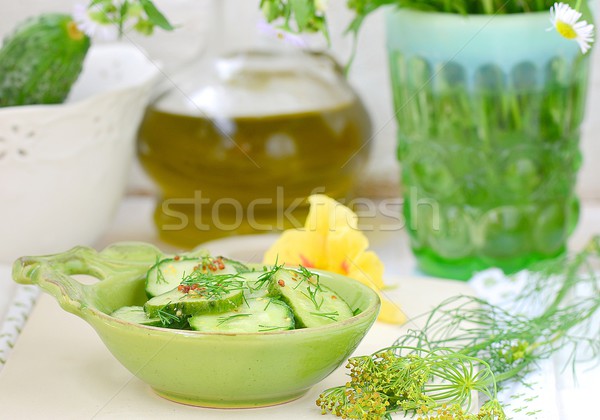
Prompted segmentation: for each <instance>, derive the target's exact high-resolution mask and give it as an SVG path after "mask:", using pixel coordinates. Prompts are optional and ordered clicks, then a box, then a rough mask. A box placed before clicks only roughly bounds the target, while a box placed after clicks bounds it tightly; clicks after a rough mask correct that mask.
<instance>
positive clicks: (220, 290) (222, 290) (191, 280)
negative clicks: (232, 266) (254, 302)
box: [181, 270, 245, 299]
mask: <svg viewBox="0 0 600 420" xmlns="http://www.w3.org/2000/svg"><path fill="white" fill-rule="evenodd" d="M240 278H241V276H240V275H239V274H212V273H203V272H201V271H199V270H195V271H193V272H191V273H190V274H189V275H186V276H184V277H183V279H182V280H181V285H183V286H190V287H191V289H190V291H189V294H191V295H193V294H196V295H198V296H202V297H205V298H207V299H220V298H222V297H223V296H225V295H227V294H229V293H231V292H233V291H236V290H242V289H244V287H245V286H244V285H245V282H243V281H242V280H239V279H240Z"/></svg>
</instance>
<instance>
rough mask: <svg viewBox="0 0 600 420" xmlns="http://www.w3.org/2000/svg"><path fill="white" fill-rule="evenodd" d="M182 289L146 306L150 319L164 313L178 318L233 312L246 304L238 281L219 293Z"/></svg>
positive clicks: (147, 303) (241, 284)
mask: <svg viewBox="0 0 600 420" xmlns="http://www.w3.org/2000/svg"><path fill="white" fill-rule="evenodd" d="M181 289H182V287H176V288H175V289H173V290H171V291H169V292H167V293H163V294H162V295H159V296H156V297H153V298H152V299H150V300H149V301H148V302H146V304H145V305H144V310H145V311H146V313H147V314H148V316H149V317H151V318H153V317H157V316H159V312H160V311H162V312H163V313H166V314H171V315H175V316H176V317H179V318H181V317H187V316H193V315H199V314H210V313H221V312H227V311H231V310H233V309H235V308H237V307H238V306H240V305H241V304H242V303H243V302H244V293H243V282H241V281H239V280H236V281H234V282H233V283H232V284H231V285H230V286H229V287H222V288H221V292H219V293H212V292H210V293H203V292H202V290H201V288H200V289H196V290H189V291H188V292H186V291H185V289H184V290H181Z"/></svg>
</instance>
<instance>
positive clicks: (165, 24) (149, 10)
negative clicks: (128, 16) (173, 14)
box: [140, 0, 175, 31]
mask: <svg viewBox="0 0 600 420" xmlns="http://www.w3.org/2000/svg"><path fill="white" fill-rule="evenodd" d="M140 4H141V5H142V8H143V9H144V12H146V15H147V16H148V20H149V21H150V22H152V23H153V24H155V25H156V26H158V27H159V28H162V29H164V30H165V31H172V30H173V29H175V28H174V27H173V25H171V23H170V22H169V21H168V20H167V18H166V17H165V16H164V15H163V14H162V13H161V12H160V10H158V9H157V8H156V6H155V5H154V3H152V1H151V0H140Z"/></svg>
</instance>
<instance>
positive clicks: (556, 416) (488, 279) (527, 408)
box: [469, 268, 600, 420]
mask: <svg viewBox="0 0 600 420" xmlns="http://www.w3.org/2000/svg"><path fill="white" fill-rule="evenodd" d="M531 275H533V274H532V273H530V272H528V271H522V272H520V273H518V274H517V275H514V276H511V277H507V276H506V275H505V274H504V273H503V272H502V271H501V270H499V269H495V268H493V269H489V270H486V271H483V272H481V273H478V274H477V275H475V276H474V277H473V278H472V279H471V280H470V282H469V284H470V285H471V287H472V288H473V289H474V290H475V292H476V293H477V295H478V296H480V297H481V298H483V299H486V300H487V301H488V302H490V303H492V304H494V305H498V306H500V307H503V308H504V309H507V310H512V311H515V310H518V311H520V312H521V313H524V314H527V315H532V314H534V313H535V312H536V311H537V310H539V308H535V307H528V308H526V309H524V308H515V303H514V299H513V297H514V296H515V295H516V294H518V293H519V292H520V291H521V290H522V288H523V287H524V286H525V284H526V282H527V280H528V279H529V278H530V276H531ZM543 303H544V302H540V304H543ZM565 364H566V355H565V354H561V353H558V354H556V355H555V356H554V357H553V358H552V359H548V360H543V361H541V362H539V364H538V369H536V370H535V371H533V372H531V373H530V374H529V375H528V376H527V377H526V378H525V382H526V383H527V384H529V385H530V386H529V387H527V386H525V385H523V384H522V383H521V382H518V383H517V382H515V383H511V384H509V385H508V386H506V387H505V388H504V389H503V390H502V391H501V392H500V393H499V399H500V401H501V402H503V404H504V406H505V409H506V414H507V416H508V418H511V419H514V420H520V419H523V420H581V419H585V418H592V417H590V416H591V415H592V413H594V412H595V410H596V408H595V407H594V406H595V404H596V401H595V399H597V398H598V396H599V395H600V367H599V366H595V367H593V366H592V367H591V368H590V366H583V365H580V366H579V367H578V370H577V379H576V380H575V379H574V378H573V376H572V374H571V370H570V367H567V368H566V369H565Z"/></svg>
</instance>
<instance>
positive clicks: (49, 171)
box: [0, 45, 158, 262]
mask: <svg viewBox="0 0 600 420" xmlns="http://www.w3.org/2000/svg"><path fill="white" fill-rule="evenodd" d="M157 74H158V69H157V68H156V66H155V65H154V64H152V63H151V62H149V61H148V60H147V59H146V57H145V56H144V54H143V53H142V52H141V51H139V49H137V48H135V47H133V46H129V45H104V46H98V47H93V48H91V49H90V51H89V53H88V57H87V58H86V61H85V64H84V70H83V73H82V74H81V75H80V78H79V79H78V81H77V82H76V83H75V85H74V86H73V89H72V91H71V93H70V96H69V98H68V101H67V103H65V104H60V105H30V106H20V107H8V108H2V109H0V179H2V180H3V181H2V182H1V183H0V199H1V200H2V203H3V204H2V212H1V213H0V214H1V216H2V217H1V218H0V232H1V233H2V237H3V240H2V242H0V261H5V262H12V261H13V260H14V259H15V258H17V257H18V256H20V255H24V254H41V253H50V252H55V251H57V250H61V249H66V248H69V247H72V246H74V245H76V244H91V243H93V241H95V240H96V239H97V238H98V236H99V235H101V234H102V232H103V231H104V230H105V229H106V227H107V226H108V225H109V223H110V221H111V219H112V216H113V213H114V212H115V211H116V208H117V205H118V204H119V202H120V199H121V197H122V194H123V192H124V190H125V186H126V183H127V179H128V175H129V168H130V164H131V162H132V158H133V156H134V139H135V133H136V130H137V126H138V124H139V122H140V120H141V118H142V114H143V111H144V107H145V105H146V103H147V101H148V99H149V97H150V91H151V89H152V86H153V85H154V82H155V80H156V76H157Z"/></svg>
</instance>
